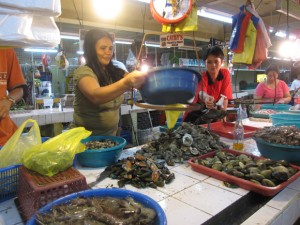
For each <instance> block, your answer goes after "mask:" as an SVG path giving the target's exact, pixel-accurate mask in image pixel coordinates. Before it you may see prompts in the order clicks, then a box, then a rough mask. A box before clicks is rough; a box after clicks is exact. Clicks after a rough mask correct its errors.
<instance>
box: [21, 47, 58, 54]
mask: <svg viewBox="0 0 300 225" xmlns="http://www.w3.org/2000/svg"><path fill="white" fill-rule="evenodd" d="M24 51H25V52H39V53H44V52H48V53H56V52H57V49H44V48H25V49H24Z"/></svg>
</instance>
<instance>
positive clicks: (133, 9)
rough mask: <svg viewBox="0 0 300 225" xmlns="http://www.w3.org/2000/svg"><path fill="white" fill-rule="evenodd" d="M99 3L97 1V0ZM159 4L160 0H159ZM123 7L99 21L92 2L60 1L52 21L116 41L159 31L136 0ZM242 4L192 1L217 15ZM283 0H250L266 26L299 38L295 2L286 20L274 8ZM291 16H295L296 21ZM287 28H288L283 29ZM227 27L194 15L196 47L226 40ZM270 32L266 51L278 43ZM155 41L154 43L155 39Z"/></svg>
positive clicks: (232, 11)
mask: <svg viewBox="0 0 300 225" xmlns="http://www.w3.org/2000/svg"><path fill="white" fill-rule="evenodd" d="M98 1H101V0H98ZM102 1H103V0H102ZM161 1H163V0H161ZM123 2H124V3H123V4H124V6H123V8H122V11H121V13H120V14H119V16H118V17H117V18H115V19H114V20H112V21H108V20H104V19H101V18H100V17H99V16H98V15H97V9H96V8H95V6H94V4H93V0H62V1H61V5H62V14H61V16H60V17H58V18H56V21H57V25H58V27H59V29H60V30H61V32H64V33H71V34H78V32H79V29H89V28H91V27H101V28H105V29H106V30H108V31H110V32H113V33H115V36H116V37H117V38H126V39H132V40H135V41H136V40H138V41H141V40H142V38H143V34H144V33H148V32H153V31H156V32H160V31H161V29H162V25H161V24H160V23H158V22H157V21H156V20H155V19H154V18H153V17H152V14H151V11H150V6H149V4H148V3H144V2H140V1H139V0H124V1H123ZM245 3H246V0H196V4H197V6H198V7H199V8H200V7H206V8H210V9H214V10H218V11H220V12H223V13H226V14H230V15H235V14H237V13H238V12H239V7H240V6H241V5H243V4H245ZM283 3H285V4H286V3H287V0H254V1H253V4H254V6H255V9H256V11H257V12H258V14H259V15H260V16H261V17H262V19H263V21H264V23H265V25H266V27H269V26H271V27H273V28H274V30H275V31H276V30H282V31H286V30H287V27H288V28H289V29H288V30H289V33H290V34H294V35H296V36H299V37H300V5H299V0H289V5H290V7H289V15H290V16H289V17H287V15H286V14H284V13H282V12H278V11H277V10H276V9H278V8H280V7H281V4H283ZM291 14H292V15H299V20H298V19H295V18H293V17H292V16H291ZM287 25H288V26H287ZM231 31H232V28H231V24H228V23H223V22H219V21H216V20H212V19H207V18H204V17H199V16H198V30H197V31H196V32H195V37H196V40H197V42H198V43H197V46H198V45H202V46H207V43H208V41H209V39H210V38H216V39H219V40H227V41H228V40H229V39H230V35H231ZM274 34H275V32H274V33H271V34H270V38H271V41H272V44H273V46H272V47H271V48H270V49H269V50H270V52H272V51H273V52H275V51H276V46H278V44H277V43H279V42H280V41H281V39H280V38H278V37H276V36H275V35H274ZM156 39H157V40H156ZM151 41H159V37H158V36H157V35H156V36H152V37H151Z"/></svg>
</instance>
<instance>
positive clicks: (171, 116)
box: [165, 104, 183, 129]
mask: <svg viewBox="0 0 300 225" xmlns="http://www.w3.org/2000/svg"><path fill="white" fill-rule="evenodd" d="M168 106H175V107H182V104H173V105H168ZM182 112H183V111H173V110H166V111H165V113H166V120H167V126H168V129H172V128H174V127H175V125H176V122H177V120H178V117H179V116H180V114H182Z"/></svg>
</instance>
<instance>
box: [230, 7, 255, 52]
mask: <svg viewBox="0 0 300 225" xmlns="http://www.w3.org/2000/svg"><path fill="white" fill-rule="evenodd" d="M251 16H252V14H251V13H249V12H246V13H245V16H244V19H243V21H242V23H241V27H240V34H239V40H238V43H237V47H236V48H235V49H232V51H233V52H236V53H239V52H243V51H244V42H245V38H246V31H247V28H248V24H249V21H250V19H251Z"/></svg>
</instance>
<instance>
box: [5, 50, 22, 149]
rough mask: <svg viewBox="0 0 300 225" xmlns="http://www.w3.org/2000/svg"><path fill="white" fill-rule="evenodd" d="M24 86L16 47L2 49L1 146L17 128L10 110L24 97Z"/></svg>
mask: <svg viewBox="0 0 300 225" xmlns="http://www.w3.org/2000/svg"><path fill="white" fill-rule="evenodd" d="M24 86H26V81H25V79H24V77H23V74H22V71H21V67H20V65H19V61H18V58H17V55H16V53H15V51H14V49H12V48H5V49H0V146H3V145H4V144H5V143H6V142H7V141H8V139H9V138H10V137H11V136H12V135H13V134H14V132H15V131H16V130H17V126H16V124H15V123H14V122H13V121H12V120H11V118H10V117H9V110H10V108H11V107H12V106H13V105H14V104H15V103H16V102H17V101H19V100H20V99H21V98H22V97H23V87H24Z"/></svg>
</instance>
